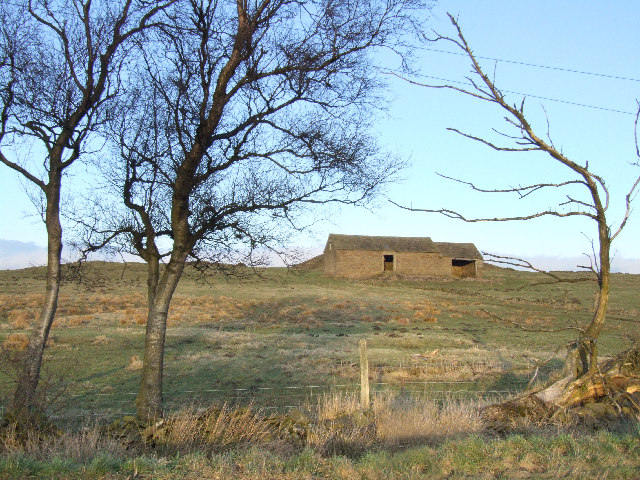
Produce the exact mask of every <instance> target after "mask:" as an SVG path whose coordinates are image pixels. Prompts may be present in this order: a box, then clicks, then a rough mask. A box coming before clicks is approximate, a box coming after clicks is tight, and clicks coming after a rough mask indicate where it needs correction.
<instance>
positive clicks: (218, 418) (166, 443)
mask: <svg viewBox="0 0 640 480" xmlns="http://www.w3.org/2000/svg"><path fill="white" fill-rule="evenodd" d="M145 434H146V435H147V436H148V438H149V439H152V440H153V442H154V444H155V445H156V448H159V449H160V450H161V451H163V452H165V453H175V452H180V453H188V452H202V451H206V452H212V451H213V452H215V451H224V450H228V449H229V448H232V447H236V446H241V445H245V446H246V445H252V446H256V445H261V444H262V445H264V444H267V443H271V442H274V441H276V439H277V427H276V426H275V424H274V423H272V422H270V421H269V419H268V417H267V416H266V415H265V414H264V412H262V411H260V410H254V409H252V408H251V407H230V406H229V405H227V404H224V405H222V406H221V407H212V408H210V409H208V410H207V411H205V412H197V411H195V410H193V409H188V408H187V409H184V410H181V411H180V412H178V413H176V414H174V415H172V416H171V417H169V418H167V419H166V420H165V421H161V422H158V423H157V424H156V425H154V426H152V427H151V428H150V429H147V431H146V433H145Z"/></svg>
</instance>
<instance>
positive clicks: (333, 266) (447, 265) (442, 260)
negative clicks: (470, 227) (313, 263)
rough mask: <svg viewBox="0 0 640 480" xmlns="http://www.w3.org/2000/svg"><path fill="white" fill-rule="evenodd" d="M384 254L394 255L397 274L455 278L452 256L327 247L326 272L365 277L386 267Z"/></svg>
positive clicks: (343, 275) (379, 272) (378, 272)
mask: <svg viewBox="0 0 640 480" xmlns="http://www.w3.org/2000/svg"><path fill="white" fill-rule="evenodd" d="M384 255H393V257H394V270H393V273H396V274H398V275H407V276H424V277H451V276H452V268H451V259H450V258H448V257H442V256H440V254H438V253H419V252H391V251H384V252H383V251H368V250H333V252H331V251H328V249H325V264H324V272H325V273H326V274H329V275H337V276H340V277H350V278H364V277H371V276H374V275H379V274H381V273H382V272H383V270H384Z"/></svg>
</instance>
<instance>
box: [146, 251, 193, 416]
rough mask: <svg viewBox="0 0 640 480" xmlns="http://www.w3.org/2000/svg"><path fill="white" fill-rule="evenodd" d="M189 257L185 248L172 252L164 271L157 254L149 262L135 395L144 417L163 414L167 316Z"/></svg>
mask: <svg viewBox="0 0 640 480" xmlns="http://www.w3.org/2000/svg"><path fill="white" fill-rule="evenodd" d="M186 258H187V254H186V252H180V253H179V254H178V255H173V256H172V259H171V261H170V262H169V263H168V264H167V266H166V268H165V271H164V272H163V273H162V275H161V274H160V261H159V258H158V257H155V258H153V260H152V261H150V262H149V272H148V279H147V289H148V297H147V303H148V312H147V331H146V336H145V344H144V360H143V366H142V375H141V379H140V389H139V391H138V397H137V399H136V405H137V414H138V418H140V419H141V420H153V419H155V418H158V417H161V416H162V415H163V409H162V377H163V369H164V345H165V338H166V331H167V316H168V313H169V305H170V304H171V298H172V297H173V293H174V292H175V289H176V286H177V285H178V282H179V280H180V277H181V276H182V272H183V271H184V265H185V261H186Z"/></svg>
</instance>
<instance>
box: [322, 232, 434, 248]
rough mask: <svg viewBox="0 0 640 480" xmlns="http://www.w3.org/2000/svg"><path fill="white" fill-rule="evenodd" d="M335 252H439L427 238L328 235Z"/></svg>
mask: <svg viewBox="0 0 640 480" xmlns="http://www.w3.org/2000/svg"><path fill="white" fill-rule="evenodd" d="M329 242H331V243H332V244H333V248H335V249H336V250H391V251H394V252H439V250H438V247H437V246H436V244H435V243H434V242H433V241H432V240H431V239H430V238H429V237H370V236H365V235H338V234H335V233H332V234H330V235H329V239H328V240H327V244H328V243H329Z"/></svg>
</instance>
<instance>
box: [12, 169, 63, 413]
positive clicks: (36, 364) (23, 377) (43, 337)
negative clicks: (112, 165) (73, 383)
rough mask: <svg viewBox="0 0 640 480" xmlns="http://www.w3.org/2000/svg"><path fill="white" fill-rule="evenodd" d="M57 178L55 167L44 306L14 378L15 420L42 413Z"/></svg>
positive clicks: (54, 276)
mask: <svg viewBox="0 0 640 480" xmlns="http://www.w3.org/2000/svg"><path fill="white" fill-rule="evenodd" d="M60 182H61V175H60V174H59V173H56V171H55V170H54V171H53V172H52V173H51V174H50V181H49V183H48V184H47V186H46V197H47V209H46V214H45V224H46V228H47V240H48V242H47V244H48V247H47V274H46V275H47V277H46V282H47V284H46V293H45V299H44V306H43V308H42V311H41V312H40V317H39V319H38V321H37V323H36V324H35V325H34V327H33V330H32V332H31V335H30V337H29V343H28V345H27V349H26V351H25V352H24V360H23V367H22V372H21V374H20V376H19V377H18V379H17V381H16V384H17V385H16V391H15V393H14V396H13V402H12V403H11V405H10V407H9V414H10V416H12V417H13V419H15V420H18V421H28V420H29V419H30V418H31V417H32V416H33V415H34V414H37V413H42V412H40V411H39V410H41V409H42V408H44V405H43V404H42V402H43V401H44V399H38V398H37V388H38V382H39V380H40V370H41V367H42V356H43V353H44V349H45V347H46V344H47V339H48V338H49V331H50V330H51V325H52V324H53V320H54V319H55V315H56V310H57V308H58V293H59V291H60V281H61V277H62V273H61V269H62V267H61V256H62V226H61V224H60Z"/></svg>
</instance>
